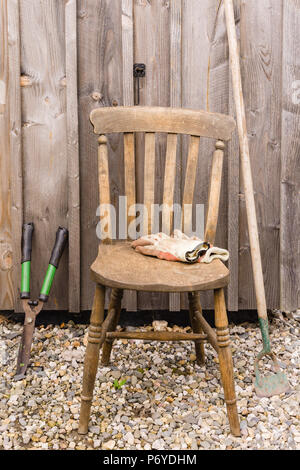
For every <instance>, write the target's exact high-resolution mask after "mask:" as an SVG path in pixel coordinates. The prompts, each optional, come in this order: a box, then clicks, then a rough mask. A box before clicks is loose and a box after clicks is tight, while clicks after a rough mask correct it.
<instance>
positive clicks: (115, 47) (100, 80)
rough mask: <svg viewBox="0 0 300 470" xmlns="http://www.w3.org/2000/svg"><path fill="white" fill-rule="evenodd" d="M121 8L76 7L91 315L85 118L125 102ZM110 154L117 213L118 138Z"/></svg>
mask: <svg viewBox="0 0 300 470" xmlns="http://www.w3.org/2000/svg"><path fill="white" fill-rule="evenodd" d="M121 7H122V3H121V2H120V1H111V0H99V1H86V0H79V1H78V84H79V148H80V192H81V252H82V253H84V256H82V258H81V308H82V310H90V309H91V305H92V300H93V292H94V285H93V282H92V281H91V280H90V274H89V270H90V265H91V264H92V262H93V261H94V259H95V257H96V256H97V250H98V244H99V240H98V238H97V236H96V227H97V224H98V222H99V219H98V217H97V216H96V210H97V207H98V205H99V199H98V181H97V179H98V178H97V173H98V172H97V137H96V136H95V134H94V132H93V127H92V125H91V123H90V120H89V115H90V112H91V111H92V109H95V108H97V107H99V106H118V105H120V104H122V102H123V80H122V73H123V72H122V63H123V59H122V8H121ZM108 150H109V162H108V163H109V172H110V192H111V201H112V203H113V204H114V205H115V206H116V207H117V206H118V197H119V195H124V167H123V165H122V164H121V162H122V161H123V138H122V136H121V135H113V136H111V135H109V136H108ZM117 209H118V207H117ZM107 291H108V289H107Z"/></svg>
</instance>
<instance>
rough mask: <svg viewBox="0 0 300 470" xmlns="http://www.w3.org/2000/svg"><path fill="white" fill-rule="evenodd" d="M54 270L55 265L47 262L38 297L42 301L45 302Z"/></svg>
mask: <svg viewBox="0 0 300 470" xmlns="http://www.w3.org/2000/svg"><path fill="white" fill-rule="evenodd" d="M55 272H56V267H55V266H53V264H49V265H48V269H47V272H46V276H45V279H44V282H43V285H42V289H41V292H40V297H39V298H40V300H41V301H42V302H47V300H48V297H49V294H50V290H51V286H52V283H53V279H54V275H55Z"/></svg>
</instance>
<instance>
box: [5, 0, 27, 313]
mask: <svg viewBox="0 0 300 470" xmlns="http://www.w3.org/2000/svg"><path fill="white" fill-rule="evenodd" d="M7 16H8V53H9V137H10V162H11V219H12V237H13V244H12V247H13V286H14V299H15V311H16V312H20V311H21V302H20V300H19V295H18V293H19V286H20V280H21V269H20V262H21V233H22V222H23V175H22V150H21V145H22V144H21V92H20V72H21V66H20V47H21V42H20V41H21V38H20V5H19V0H10V1H9V2H8V4H7Z"/></svg>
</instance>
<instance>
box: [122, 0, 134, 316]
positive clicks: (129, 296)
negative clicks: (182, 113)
mask: <svg viewBox="0 0 300 470" xmlns="http://www.w3.org/2000/svg"><path fill="white" fill-rule="evenodd" d="M122 58H123V105H124V106H133V105H134V84H133V0H122ZM131 138H132V139H134V136H133V137H131ZM134 171H135V168H134ZM134 176H135V175H134ZM125 184H126V183H125ZM131 184H132V185H134V193H135V182H134V183H133V182H131ZM134 201H135V194H134ZM123 302H124V306H125V307H126V308H127V310H129V311H132V312H134V311H136V310H137V293H136V292H134V291H132V292H125V295H124V300H123Z"/></svg>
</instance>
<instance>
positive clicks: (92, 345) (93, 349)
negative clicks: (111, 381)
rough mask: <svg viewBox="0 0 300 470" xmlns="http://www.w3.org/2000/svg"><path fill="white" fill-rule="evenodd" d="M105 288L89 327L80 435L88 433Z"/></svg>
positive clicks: (98, 288)
mask: <svg viewBox="0 0 300 470" xmlns="http://www.w3.org/2000/svg"><path fill="white" fill-rule="evenodd" d="M104 301H105V287H104V286H100V285H97V286H96V292H95V297H94V303H93V308H92V314H91V321H90V326H89V335H88V344H87V347H86V353H85V360H84V372H83V383H82V395H81V409H80V420H79V429H78V432H79V434H86V433H87V432H88V424H89V419H90V412H91V404H92V398H93V390H94V385H95V379H96V374H97V368H98V361H99V351H100V346H101V344H100V343H101V324H102V323H103V320H104Z"/></svg>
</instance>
